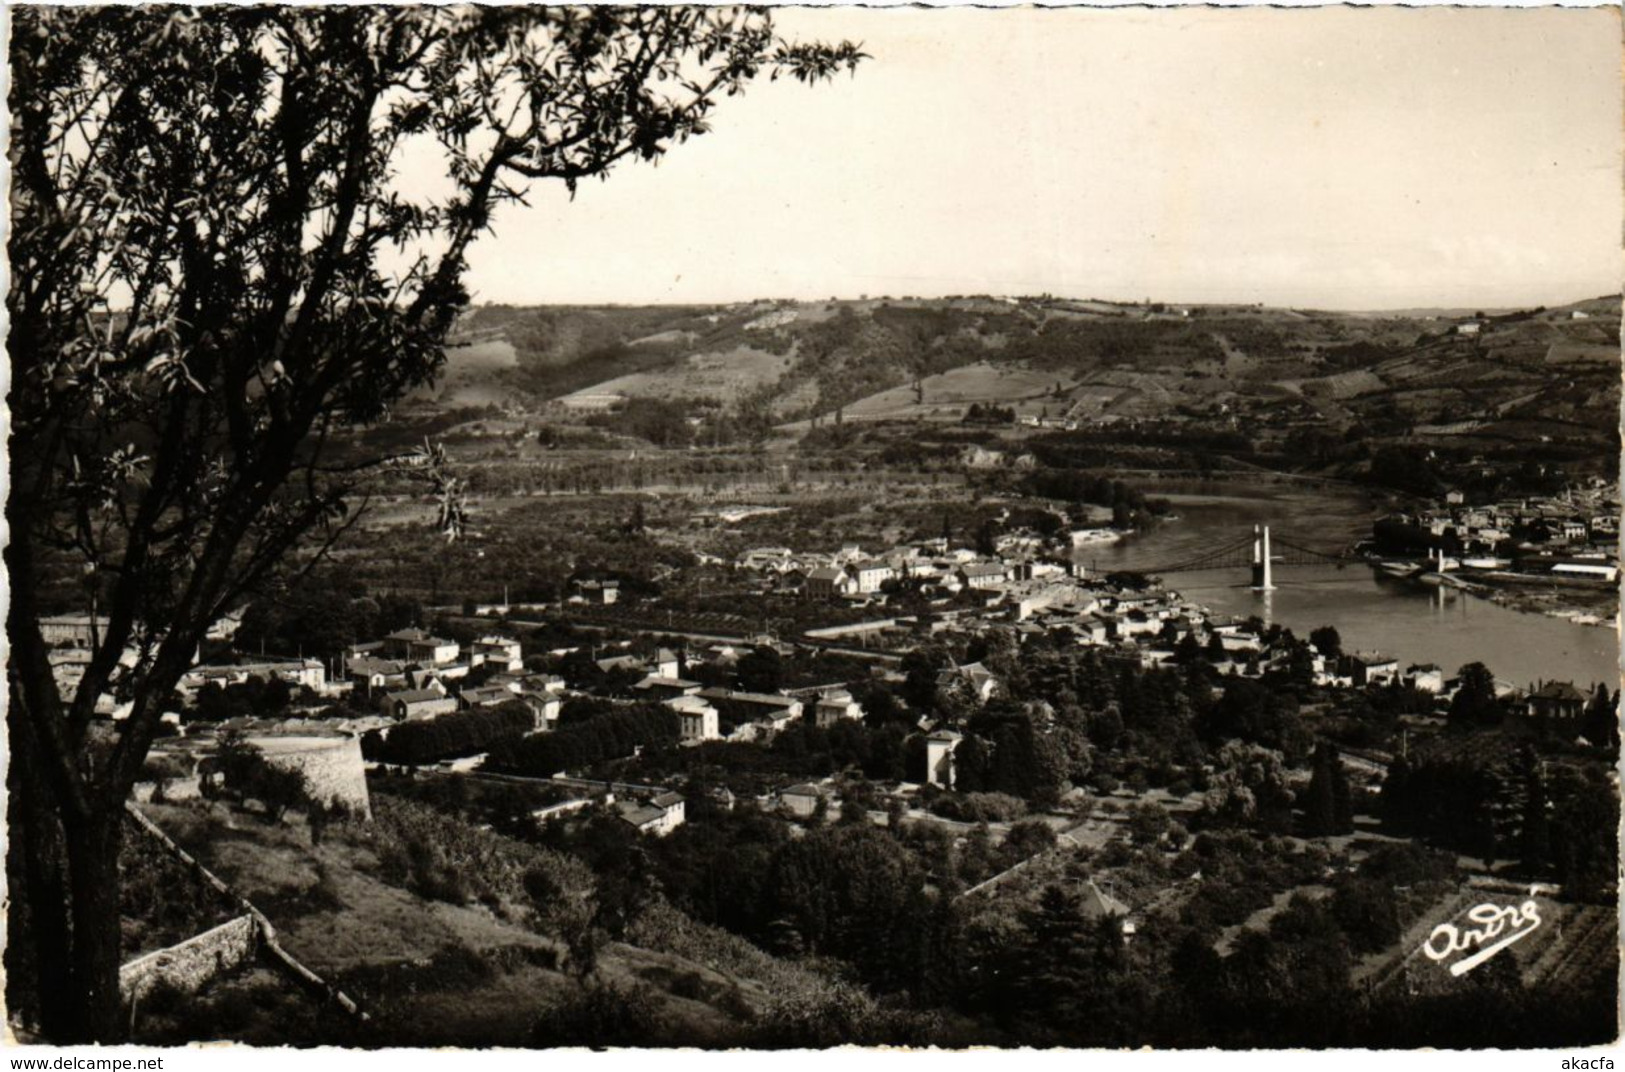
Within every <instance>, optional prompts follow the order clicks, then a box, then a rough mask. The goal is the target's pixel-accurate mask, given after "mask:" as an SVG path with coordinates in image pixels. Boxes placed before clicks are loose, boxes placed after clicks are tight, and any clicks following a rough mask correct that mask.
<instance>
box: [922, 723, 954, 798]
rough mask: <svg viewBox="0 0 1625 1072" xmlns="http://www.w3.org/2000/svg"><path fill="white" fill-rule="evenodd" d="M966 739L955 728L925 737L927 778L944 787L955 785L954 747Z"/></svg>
mask: <svg viewBox="0 0 1625 1072" xmlns="http://www.w3.org/2000/svg"><path fill="white" fill-rule="evenodd" d="M962 740H964V737H963V736H962V735H961V734H958V733H955V732H954V731H953V730H938V731H936V732H935V733H933V734H931V735H930V736H929V737H927V738H926V739H925V780H926V782H927V783H928V784H930V785H939V786H941V787H942V788H944V789H952V788H953V787H954V749H956V748H958V747H959V742H960V741H962Z"/></svg>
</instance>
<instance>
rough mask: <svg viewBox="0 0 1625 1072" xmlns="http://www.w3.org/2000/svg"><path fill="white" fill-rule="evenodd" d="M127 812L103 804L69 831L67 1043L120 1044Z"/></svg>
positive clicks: (116, 806) (122, 1023)
mask: <svg viewBox="0 0 1625 1072" xmlns="http://www.w3.org/2000/svg"><path fill="white" fill-rule="evenodd" d="M123 821H124V812H123V808H122V807H121V806H118V805H112V806H106V805H104V806H100V807H98V808H97V810H96V812H95V813H94V814H93V815H92V816H91V817H90V819H88V820H86V821H85V822H82V823H75V824H73V826H71V827H70V828H69V830H68V865H69V871H70V876H71V877H70V881H69V891H70V900H69V904H70V914H71V916H72V919H73V949H72V953H71V956H70V958H69V970H70V972H71V975H72V983H71V986H70V996H69V1001H70V1002H71V1006H70V1016H71V1018H70V1021H69V1023H68V1025H67V1031H68V1038H66V1039H64V1040H63V1041H66V1042H78V1043H84V1042H117V1041H119V1040H120V1038H121V1037H122V1034H123V1027H124V1022H123V1017H122V1016H121V1015H120V1006H121V1001H120V995H119V981H118V969H119V954H120V948H119V947H120V937H121V934H120V928H119V900H120V898H119V894H120V881H119V869H118V858H119V845H120V843H121V842H122V840H123V834H124V827H123Z"/></svg>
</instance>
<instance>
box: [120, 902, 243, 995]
mask: <svg viewBox="0 0 1625 1072" xmlns="http://www.w3.org/2000/svg"><path fill="white" fill-rule="evenodd" d="M259 945H260V928H259V924H258V922H257V921H256V920H255V919H254V917H253V916H252V915H241V916H238V917H237V918H236V919H234V920H231V921H230V922H227V923H222V924H220V926H218V927H215V928H213V929H211V930H206V931H204V932H203V933H202V934H198V935H194V936H193V937H191V938H188V939H187V940H186V941H184V942H181V943H180V944H179V945H172V946H170V947H169V948H167V949H160V950H158V951H157V952H154V953H148V954H146V955H145V956H142V957H137V958H136V959H135V960H132V961H130V962H129V963H128V964H125V965H123V966H122V967H120V968H119V970H118V983H119V990H120V992H121V993H123V995H124V1000H125V1001H128V1002H139V1001H140V1000H141V999H142V998H143V997H144V996H146V994H147V992H148V991H150V990H151V989H153V988H154V987H158V986H164V987H168V988H169V989H172V990H177V991H179V992H181V993H183V994H195V993H197V992H198V991H199V990H202V989H203V988H204V987H205V986H207V985H208V984H209V983H211V982H213V981H214V980H215V979H216V978H217V977H219V976H221V975H224V974H225V973H226V972H229V971H231V970H233V969H235V968H239V967H241V966H242V965H244V964H246V963H248V962H249V961H251V960H253V959H254V956H255V954H256V953H258V952H259Z"/></svg>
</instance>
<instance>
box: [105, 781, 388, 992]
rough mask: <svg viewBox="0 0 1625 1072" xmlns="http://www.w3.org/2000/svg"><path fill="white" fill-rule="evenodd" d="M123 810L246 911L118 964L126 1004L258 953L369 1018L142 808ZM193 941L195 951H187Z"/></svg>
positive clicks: (199, 981) (204, 978)
mask: <svg viewBox="0 0 1625 1072" xmlns="http://www.w3.org/2000/svg"><path fill="white" fill-rule="evenodd" d="M124 810H125V811H126V812H127V813H128V814H129V816H130V817H131V818H132V819H134V820H135V823H136V825H137V826H139V827H140V828H141V830H142V832H143V833H144V834H145V835H146V836H148V837H150V838H152V839H153V840H155V841H157V842H158V844H160V845H162V846H163V847H164V849H165V850H166V851H167V852H169V853H170V854H171V855H173V856H174V857H175V858H176V859H177V860H179V861H180V862H181V863H182V864H184V865H186V866H187V867H188V868H190V869H191V870H192V871H193V873H195V874H196V875H197V877H198V879H199V881H201V882H203V883H204V884H206V885H208V886H209V887H211V888H212V889H214V890H215V891H216V892H218V893H220V894H221V895H222V896H224V897H226V898H228V899H229V900H231V901H232V902H234V903H236V904H238V905H240V906H241V907H242V909H243V911H244V913H245V914H244V915H242V916H239V917H238V918H236V919H234V920H231V921H230V922H229V923H223V924H221V925H220V926H218V927H215V928H213V929H212V930H208V931H205V932H203V933H202V934H199V935H196V936H194V937H192V938H189V939H187V940H186V941H184V942H181V943H180V944H179V945H173V946H170V947H169V948H168V949H160V950H158V951H157V952H156V953H148V954H147V955H146V956H143V957H137V958H136V959H135V960H132V961H130V962H129V963H128V964H125V965H123V966H121V967H120V968H119V990H120V993H121V994H122V995H123V996H124V999H125V1000H126V1001H130V1000H132V999H138V998H139V995H140V994H141V993H144V992H146V991H147V990H149V989H150V988H151V987H152V986H153V985H154V983H155V982H156V980H157V979H160V978H170V977H171V976H173V978H170V981H171V982H172V983H173V984H174V985H176V986H177V987H179V988H180V989H182V990H188V991H189V992H195V991H196V990H198V989H200V988H201V987H202V986H203V985H204V984H205V983H207V982H208V981H209V980H210V979H213V978H214V977H215V976H216V975H218V974H220V973H221V972H223V971H226V970H228V969H229V968H230V967H237V966H240V965H242V964H244V963H246V962H247V960H248V958H249V957H253V956H255V955H258V956H259V958H260V959H261V960H263V961H264V962H265V963H266V964H268V965H269V966H270V967H272V968H274V969H275V970H276V971H278V972H280V973H281V974H282V975H283V976H285V977H286V978H288V979H289V980H290V981H292V982H293V983H294V984H295V985H297V986H299V987H301V988H302V989H304V990H305V991H307V992H308V993H310V994H311V995H312V996H313V997H315V998H316V999H317V1000H319V1001H328V1002H332V1003H333V1004H335V1005H337V1006H338V1007H339V1008H341V1009H343V1010H344V1011H345V1012H347V1013H349V1014H350V1015H352V1016H356V1017H359V1018H360V1019H363V1020H365V1019H367V1014H366V1013H365V1012H363V1011H361V1008H360V1006H358V1005H357V1004H356V1003H355V1001H354V1000H353V999H352V998H351V997H350V996H349V995H348V994H346V993H344V992H343V991H342V990H340V989H338V988H337V987H335V986H333V985H332V984H331V983H329V982H327V981H326V980H325V979H323V978H322V977H321V976H319V975H317V974H316V973H315V972H313V971H311V970H310V969H309V968H307V967H305V966H304V965H303V964H301V963H300V962H299V960H298V959H297V958H295V957H294V956H293V955H292V954H291V953H289V952H288V951H287V950H286V949H283V948H282V945H281V943H279V942H278V941H277V938H276V928H275V927H273V926H271V921H270V920H269V919H267V918H266V917H265V913H263V912H261V911H260V910H259V909H258V908H255V907H254V905H253V904H252V903H251V902H250V901H249V900H248V899H247V898H245V897H243V896H241V895H240V894H238V893H237V891H235V890H233V889H232V888H231V887H230V886H228V885H226V884H225V883H224V882H222V881H221V880H220V877H219V876H218V875H216V874H215V873H214V872H213V871H210V870H209V869H208V868H207V867H204V866H203V865H202V864H201V863H199V862H198V861H197V859H196V857H194V856H193V855H192V854H191V853H189V852H187V851H186V850H185V849H183V848H181V847H180V846H179V845H177V844H175V841H174V839H173V838H171V837H170V836H169V835H168V834H166V833H164V832H163V830H162V829H161V828H159V826H158V824H156V823H154V822H153V821H152V820H151V819H149V818H147V817H146V816H145V815H143V814H142V813H141V809H139V808H137V807H136V806H135V805H134V804H131V803H127V804H125V806H124ZM245 931H246V937H245ZM217 932H218V933H217ZM240 942H246V943H247V948H248V953H247V955H246V956H244V957H242V958H240V959H237V960H235V961H234V962H232V961H230V958H231V957H234V956H235V955H236V953H235V952H234V951H235V950H237V949H238V948H239V945H238V943H240ZM194 943H195V944H196V949H192V948H191V947H193V946H194ZM148 962H151V963H148ZM193 980H196V982H195V985H191V984H192V981H193Z"/></svg>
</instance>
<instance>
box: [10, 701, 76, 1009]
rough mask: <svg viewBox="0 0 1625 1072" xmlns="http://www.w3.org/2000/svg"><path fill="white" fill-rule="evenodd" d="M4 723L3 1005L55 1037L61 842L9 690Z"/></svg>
mask: <svg viewBox="0 0 1625 1072" xmlns="http://www.w3.org/2000/svg"><path fill="white" fill-rule="evenodd" d="M7 724H8V729H9V730H10V741H11V747H12V754H11V764H10V769H9V771H8V778H7V782H8V788H9V789H10V794H9V801H10V804H9V810H8V812H7V815H8V817H9V821H10V829H9V830H8V831H7V833H8V834H9V836H10V843H9V848H8V859H7V868H6V871H7V876H8V878H10V879H11V880H12V883H13V884H12V886H11V898H10V905H9V911H8V915H7V921H6V923H7V928H6V929H7V934H8V935H9V936H10V940H9V941H8V943H7V949H6V972H7V980H6V997H7V1004H8V1005H10V1006H11V1008H13V1009H14V1010H16V1011H19V1012H21V1013H22V1014H23V1016H24V1018H25V1022H28V1023H31V1024H32V1026H34V1027H36V1028H38V1030H39V1031H40V1033H41V1034H42V1035H44V1036H45V1037H46V1038H50V1039H55V1038H59V1037H62V1036H63V1035H64V1034H65V1033H66V1031H67V1027H68V1022H69V1013H68V1009H67V1001H66V996H67V994H68V993H69V990H70V983H71V980H70V978H69V973H68V951H69V949H70V948H71V938H70V933H69V928H68V897H67V875H68V871H67V846H66V842H65V839H64V836H63V831H62V821H61V814H60V812H59V810H58V809H57V807H56V803H55V800H54V798H53V797H52V796H51V793H50V789H49V787H48V785H47V784H46V781H45V778H44V777H43V774H42V771H43V768H42V766H41V763H42V762H43V760H42V758H41V757H40V755H39V752H38V749H37V747H35V741H34V737H33V734H32V733H31V732H30V729H31V728H30V727H29V725H28V720H27V717H26V716H25V715H23V714H22V713H21V710H20V705H19V704H18V703H17V702H16V696H15V695H13V697H12V703H11V705H10V711H9V712H8V718H7Z"/></svg>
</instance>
